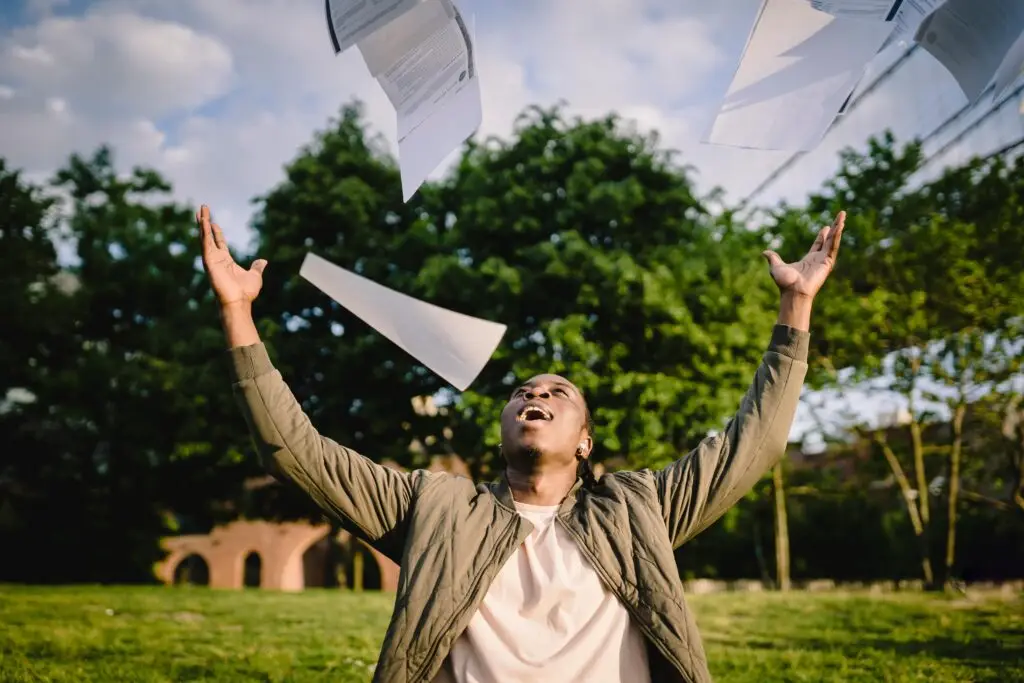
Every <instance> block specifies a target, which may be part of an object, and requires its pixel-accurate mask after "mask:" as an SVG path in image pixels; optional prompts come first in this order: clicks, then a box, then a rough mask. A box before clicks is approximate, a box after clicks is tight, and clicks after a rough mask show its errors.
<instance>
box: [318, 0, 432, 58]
mask: <svg viewBox="0 0 1024 683" xmlns="http://www.w3.org/2000/svg"><path fill="white" fill-rule="evenodd" d="M418 3H419V0H325V6H326V9H327V27H328V29H329V30H330V32H331V42H332V43H333V44H334V51H335V53H340V52H344V51H345V50H347V49H348V48H350V47H352V46H353V45H355V44H356V43H357V42H359V41H360V40H362V39H363V38H365V37H366V36H368V35H370V34H372V33H373V32H374V31H376V30H378V29H380V28H382V27H383V26H385V25H387V24H388V23H389V22H391V21H393V20H394V19H396V18H398V17H400V16H402V15H403V14H405V13H406V12H408V11H409V10H411V9H412V8H413V7H415V6H416V5H417V4H418Z"/></svg>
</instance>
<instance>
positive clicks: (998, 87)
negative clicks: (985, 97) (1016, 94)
mask: <svg viewBox="0 0 1024 683" xmlns="http://www.w3.org/2000/svg"><path fill="white" fill-rule="evenodd" d="M1022 71H1024V33H1021V35H1020V36H1019V37H1018V38H1017V40H1016V42H1015V43H1014V44H1013V47H1011V48H1010V51H1009V52H1008V53H1007V54H1006V59H1004V60H1003V63H1002V65H1001V66H1000V67H999V70H998V71H996V77H995V79H994V82H993V85H992V89H993V91H994V93H993V97H1002V95H1003V93H1004V92H1006V89H1007V88H1009V87H1010V84H1011V83H1013V82H1014V81H1015V80H1017V77H1018V76H1020V75H1021V72H1022Z"/></svg>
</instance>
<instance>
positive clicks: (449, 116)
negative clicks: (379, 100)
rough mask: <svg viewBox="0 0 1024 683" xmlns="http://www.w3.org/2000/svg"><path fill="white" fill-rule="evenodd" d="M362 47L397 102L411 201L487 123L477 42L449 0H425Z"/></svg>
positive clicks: (405, 182) (401, 162)
mask: <svg viewBox="0 0 1024 683" xmlns="http://www.w3.org/2000/svg"><path fill="white" fill-rule="evenodd" d="M358 45H359V51H360V52H361V53H362V55H363V59H364V60H365V61H366V66H367V68H368V69H369V70H370V73H371V74H372V75H373V76H374V77H375V78H376V79H377V80H378V82H379V83H380V85H381V88H382V89H383V90H384V93H385V94H386V95H387V96H388V99H389V100H391V104H392V105H394V107H395V113H396V114H397V119H398V121H397V123H398V161H399V166H400V168H401V172H402V195H403V197H404V199H405V200H406V201H408V200H409V198H410V197H412V195H413V194H414V193H415V192H416V190H417V189H419V187H420V185H422V184H423V182H424V181H425V180H426V179H427V177H428V176H429V175H430V174H431V173H432V172H433V171H434V170H435V169H436V168H437V167H438V166H439V165H440V164H441V162H442V161H444V160H445V158H446V157H447V156H448V155H449V154H451V152H452V151H454V150H455V149H456V148H457V147H458V146H459V145H460V144H462V142H464V141H465V140H466V139H467V138H468V137H470V136H471V135H473V133H475V132H476V130H477V129H478V128H479V127H480V123H481V121H482V120H483V108H482V105H481V95H480V82H479V76H478V74H477V72H476V63H475V59H474V55H473V39H472V36H471V35H470V31H469V29H468V27H467V26H466V22H465V21H464V19H463V17H462V14H461V13H460V12H459V10H458V8H457V7H456V6H455V5H454V4H453V3H452V2H451V0H423V2H420V3H419V4H418V5H417V6H416V7H414V8H413V9H412V10H410V11H409V12H407V13H405V14H403V15H402V16H401V17H398V18H397V19H395V20H394V21H392V22H391V23H390V24H388V25H387V26H385V27H383V28H382V29H381V30H379V31H376V32H374V33H373V34H371V35H369V36H367V37H366V38H364V39H362V40H360V41H359V43H358Z"/></svg>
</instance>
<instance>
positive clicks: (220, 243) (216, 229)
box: [212, 223, 228, 249]
mask: <svg viewBox="0 0 1024 683" xmlns="http://www.w3.org/2000/svg"><path fill="white" fill-rule="evenodd" d="M212 227H213V241H214V243H215V244H216V245H217V248H218V249H227V248H228V242H227V240H225V239H224V233H223V232H222V231H221V229H220V226H219V225H217V224H216V223H213V224H212Z"/></svg>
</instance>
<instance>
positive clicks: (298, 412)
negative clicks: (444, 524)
mask: <svg viewBox="0 0 1024 683" xmlns="http://www.w3.org/2000/svg"><path fill="white" fill-rule="evenodd" d="M230 354H231V361H232V367H233V371H234V378H235V384H234V392H235V397H236V399H237V400H238V403H239V405H240V407H241V409H242V413H243V415H244V416H245V420H246V422H247V423H248V425H249V431H250V433H251V435H252V438H253V441H254V444H255V446H256V450H257V452H258V453H259V456H260V459H261V460H262V461H263V463H264V465H265V466H266V467H267V469H268V470H269V471H270V472H271V473H272V474H273V475H275V476H276V477H278V478H281V479H284V480H287V481H290V482H293V483H295V484H297V485H298V486H299V488H301V489H302V490H303V491H304V492H305V493H306V494H307V495H309V497H310V498H312V499H313V500H314V501H315V502H316V503H317V505H319V506H320V508H321V509H323V510H324V512H326V513H327V514H329V515H331V516H332V517H334V518H336V519H337V520H338V521H339V522H341V523H342V524H343V525H344V526H345V527H346V528H348V529H349V530H350V531H351V532H353V533H355V534H357V535H359V536H362V537H363V538H364V539H365V540H366V541H368V542H369V543H370V544H372V545H374V546H375V547H378V549H379V550H381V552H383V553H384V554H385V555H388V556H389V557H392V556H393V555H394V554H395V553H397V552H400V548H401V547H402V546H403V545H404V539H403V538H399V537H400V536H401V535H402V533H403V531H402V530H403V528H404V526H405V525H404V524H403V520H404V519H405V517H406V515H407V513H408V512H409V510H410V508H411V506H412V500H413V480H412V475H410V474H405V473H402V472H398V471H396V470H393V469H391V468H389V467H384V466H382V465H378V464H376V463H374V462H372V461H370V460H369V459H368V458H366V457H364V456H362V455H360V454H359V453H356V452H355V451H353V450H351V449H348V448H345V447H344V446H341V445H339V444H338V443H336V442H334V441H332V440H331V439H328V438H326V437H324V436H321V435H320V433H319V432H317V430H316V429H315V428H314V427H313V425H312V424H311V423H310V421H309V417H307V416H306V414H305V413H304V412H303V410H302V406H301V405H299V402H298V401H297V400H296V399H295V396H294V395H293V394H292V392H291V390H290V389H289V388H288V385H287V384H285V381H284V379H283V378H282V377H281V373H280V372H279V371H278V370H277V369H275V368H274V366H273V364H272V363H271V361H270V356H269V355H268V354H267V349H266V347H265V346H264V345H263V344H255V345H253V346H244V347H239V348H234V349H231V351H230ZM392 559H394V557H392Z"/></svg>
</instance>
